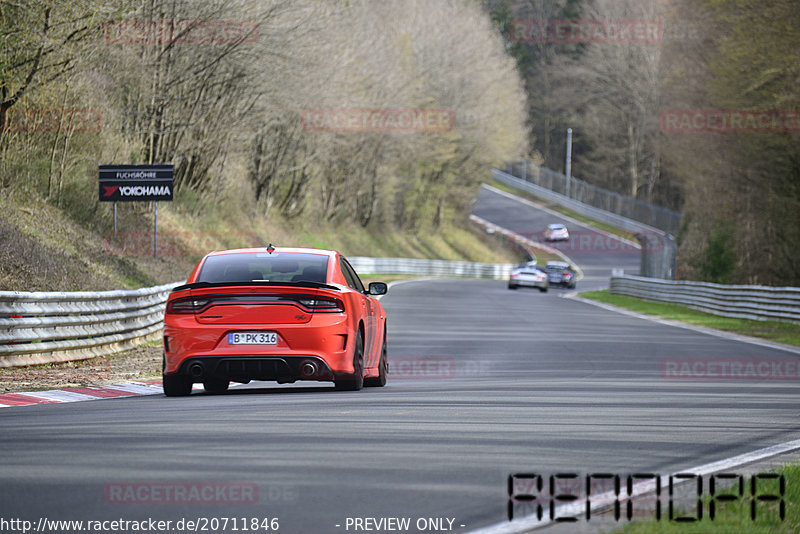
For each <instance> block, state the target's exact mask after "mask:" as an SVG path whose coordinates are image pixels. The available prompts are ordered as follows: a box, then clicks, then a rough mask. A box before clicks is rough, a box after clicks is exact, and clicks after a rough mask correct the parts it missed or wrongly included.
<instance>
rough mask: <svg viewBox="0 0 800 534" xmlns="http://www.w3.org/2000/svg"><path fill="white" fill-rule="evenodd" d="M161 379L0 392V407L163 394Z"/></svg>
mask: <svg viewBox="0 0 800 534" xmlns="http://www.w3.org/2000/svg"><path fill="white" fill-rule="evenodd" d="M194 389H203V385H202V384H195V385H194ZM163 393H164V390H163V389H161V381H160V380H157V381H156V380H154V381H152V382H151V381H148V382H123V383H121V384H109V385H106V386H85V387H78V388H63V389H51V390H47V391H30V392H25V393H3V394H0V408H10V407H11V406H30V405H33V404H57V403H61V402H80V401H88V400H97V399H112V398H120V397H138V396H142V395H163Z"/></svg>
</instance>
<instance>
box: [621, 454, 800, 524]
mask: <svg viewBox="0 0 800 534" xmlns="http://www.w3.org/2000/svg"><path fill="white" fill-rule="evenodd" d="M776 473H777V474H778V475H783V476H784V477H785V483H786V485H785V493H784V495H783V500H784V503H785V517H784V519H783V520H781V519H780V512H779V501H764V500H757V501H756V519H755V520H754V519H753V518H752V515H751V503H752V502H753V501H752V495H751V488H750V484H749V482H750V477H745V482H748V484H745V486H746V487H745V489H744V496H743V497H740V498H737V499H735V500H733V501H730V502H725V503H722V504H719V503H717V505H716V506H717V508H716V510H717V511H716V513H715V515H714V519H713V520H712V519H711V518H710V515H709V513H708V512H709V506H710V498H709V497H708V495H706V497H705V498H704V499H703V517H702V519H700V520H699V521H695V522H677V521H669V519H667V518H668V516H666V517H664V516H663V515H662V518H661V520H660V521H656V520H655V519H652V520H648V521H635V522H633V523H630V524H628V525H625V526H624V527H623V528H621V529H619V530H617V531H616V532H618V533H622V534H651V533H652V534H673V533H675V534H679V533H680V534H685V533H711V534H715V533H719V534H723V533H724V534H733V533H745V532H746V533H748V534H762V533H763V534H767V533H769V534H776V533H784V532H785V533H794V532H800V466H799V465H797V464H791V465H786V466H784V467H782V468H781V469H779V470H777V471H776ZM706 493H708V492H706ZM722 494H725V495H736V493H735V491H732V490H731V489H727V490H723V491H721V492H719V493H718V495H722ZM770 494H772V495H780V489H779V481H778V479H772V480H761V479H759V480H758V482H757V495H760V496H766V495H770ZM663 513H664V511H663V510H662V514H663ZM682 516H683V517H695V516H696V509H694V510H693V509H691V508H690V509H688V510H686V511H682V512H679V513H676V514H675V517H682Z"/></svg>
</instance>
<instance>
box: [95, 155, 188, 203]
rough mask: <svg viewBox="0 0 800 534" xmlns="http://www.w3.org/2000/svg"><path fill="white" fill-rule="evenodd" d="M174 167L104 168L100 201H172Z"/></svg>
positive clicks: (118, 166)
mask: <svg viewBox="0 0 800 534" xmlns="http://www.w3.org/2000/svg"><path fill="white" fill-rule="evenodd" d="M173 177H174V167H173V166H172V164H165V165H100V188H99V192H100V202H136V201H139V202H152V201H155V202H158V201H171V200H172V190H173Z"/></svg>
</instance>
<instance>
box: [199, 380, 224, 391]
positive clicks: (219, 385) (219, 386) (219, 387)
mask: <svg viewBox="0 0 800 534" xmlns="http://www.w3.org/2000/svg"><path fill="white" fill-rule="evenodd" d="M228 385H230V382H229V381H228V380H225V379H222V378H208V379H206V380H203V389H205V390H206V393H225V392H226V391H228Z"/></svg>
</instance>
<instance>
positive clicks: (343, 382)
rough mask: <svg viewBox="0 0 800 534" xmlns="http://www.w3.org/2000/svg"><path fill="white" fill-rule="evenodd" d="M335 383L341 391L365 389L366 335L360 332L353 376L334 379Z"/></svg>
mask: <svg viewBox="0 0 800 534" xmlns="http://www.w3.org/2000/svg"><path fill="white" fill-rule="evenodd" d="M333 383H334V385H335V386H336V389H338V390H341V391H358V390H360V389H361V388H363V387H364V335H363V334H362V333H361V331H360V330H359V332H358V335H357V336H356V348H355V351H353V374H352V375H347V376H343V377H341V378H337V379H334V381H333Z"/></svg>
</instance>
